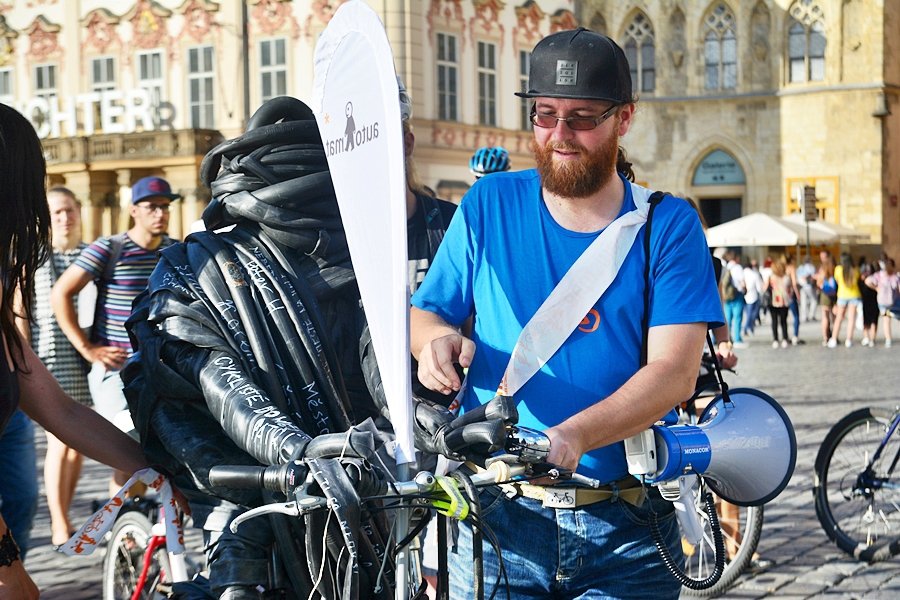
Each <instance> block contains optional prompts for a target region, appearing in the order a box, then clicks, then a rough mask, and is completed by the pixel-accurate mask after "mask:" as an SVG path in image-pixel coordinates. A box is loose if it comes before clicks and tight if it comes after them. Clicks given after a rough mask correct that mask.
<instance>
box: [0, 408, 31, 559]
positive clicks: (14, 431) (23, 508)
mask: <svg viewBox="0 0 900 600" xmlns="http://www.w3.org/2000/svg"><path fill="white" fill-rule="evenodd" d="M0 461H2V462H0V514H2V515H3V519H4V520H5V521H6V524H7V526H8V527H9V529H10V530H11V531H12V534H13V537H14V538H15V539H16V543H17V544H19V549H20V550H21V552H22V557H23V558H24V556H25V553H26V551H27V550H28V545H29V542H30V541H31V525H32V523H33V522H34V514H35V513H36V512H37V504H38V482H37V456H36V454H35V450H34V424H33V423H32V422H31V419H29V418H28V415H26V414H25V413H23V412H22V411H21V410H17V411H16V412H15V413H14V414H13V416H12V418H11V419H10V420H9V424H8V425H7V426H6V430H5V431H4V432H3V435H0Z"/></svg>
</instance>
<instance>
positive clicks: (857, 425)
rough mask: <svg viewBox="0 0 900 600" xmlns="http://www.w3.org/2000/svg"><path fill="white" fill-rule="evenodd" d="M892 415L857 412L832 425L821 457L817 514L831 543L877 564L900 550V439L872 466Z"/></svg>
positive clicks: (817, 470)
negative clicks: (899, 459) (899, 472)
mask: <svg viewBox="0 0 900 600" xmlns="http://www.w3.org/2000/svg"><path fill="white" fill-rule="evenodd" d="M893 418H894V413H892V412H890V411H888V410H884V409H881V408H863V409H860V410H856V411H853V412H852V413H850V414H849V415H847V416H846V417H844V418H843V419H841V420H840V421H839V422H838V423H837V424H836V425H835V426H834V427H832V428H831V431H829V432H828V435H827V436H826V437H825V441H824V442H822V446H821V447H820V448H819V453H818V455H817V456H816V464H815V482H814V486H813V495H814V497H815V501H816V516H818V517H819V522H820V523H822V527H823V528H824V529H825V533H826V534H827V535H828V537H829V538H830V539H831V541H832V542H834V543H835V544H836V545H837V547H838V548H840V549H841V550H843V551H844V552H846V553H847V554H849V555H850V556H853V557H855V558H856V559H858V560H864V561H868V562H877V561H880V560H885V559H888V558H890V557H892V556H894V555H895V554H897V552H898V551H900V484H898V482H896V481H893V476H894V473H893V464H892V463H893V462H894V461H895V459H896V456H897V453H898V451H900V439H898V437H897V436H896V435H892V436H891V438H890V439H889V440H888V441H887V443H886V444H885V446H884V447H883V448H882V449H881V455H880V457H879V459H878V460H877V461H875V462H874V463H873V464H871V465H870V464H869V463H870V462H871V460H872V456H873V455H874V454H875V452H876V451H877V450H878V448H879V447H880V445H881V443H882V440H883V439H884V436H885V434H886V433H887V431H888V428H889V426H890V424H891V421H892V420H893Z"/></svg>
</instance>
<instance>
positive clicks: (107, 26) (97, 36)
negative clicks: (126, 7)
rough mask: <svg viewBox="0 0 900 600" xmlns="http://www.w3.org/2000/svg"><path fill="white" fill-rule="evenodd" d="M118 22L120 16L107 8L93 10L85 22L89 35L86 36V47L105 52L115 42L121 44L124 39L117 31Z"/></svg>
mask: <svg viewBox="0 0 900 600" xmlns="http://www.w3.org/2000/svg"><path fill="white" fill-rule="evenodd" d="M118 24H119V18H118V17H116V16H115V15H113V14H112V13H110V12H109V11H108V10H106V9H105V8H98V9H97V10H95V11H93V12H91V13H90V14H89V15H88V18H87V20H86V21H85V24H84V27H85V29H87V35H86V36H85V38H84V45H85V47H88V48H90V47H93V48H96V49H97V52H100V53H103V52H106V50H107V49H108V48H109V47H110V46H111V45H113V44H114V43H115V44H120V45H121V43H122V41H121V39H119V34H118V32H117V31H116V25H118Z"/></svg>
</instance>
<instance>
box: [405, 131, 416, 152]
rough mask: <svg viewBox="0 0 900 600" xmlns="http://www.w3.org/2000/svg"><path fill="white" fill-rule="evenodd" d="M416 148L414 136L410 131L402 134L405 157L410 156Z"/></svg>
mask: <svg viewBox="0 0 900 600" xmlns="http://www.w3.org/2000/svg"><path fill="white" fill-rule="evenodd" d="M415 147H416V136H415V134H414V133H413V132H412V131H405V132H403V154H404V155H405V156H412V153H413V150H414V149H415Z"/></svg>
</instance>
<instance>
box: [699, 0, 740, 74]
mask: <svg viewBox="0 0 900 600" xmlns="http://www.w3.org/2000/svg"><path fill="white" fill-rule="evenodd" d="M703 30H704V33H703V59H704V64H705V65H706V72H705V81H706V89H708V90H733V89H735V88H736V87H737V34H736V26H735V18H734V13H733V12H732V11H731V9H730V8H729V7H728V5H727V4H725V3H724V2H719V3H717V4H715V5H714V6H713V7H712V9H711V10H710V11H709V12H708V13H706V17H705V18H704V19H703Z"/></svg>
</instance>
